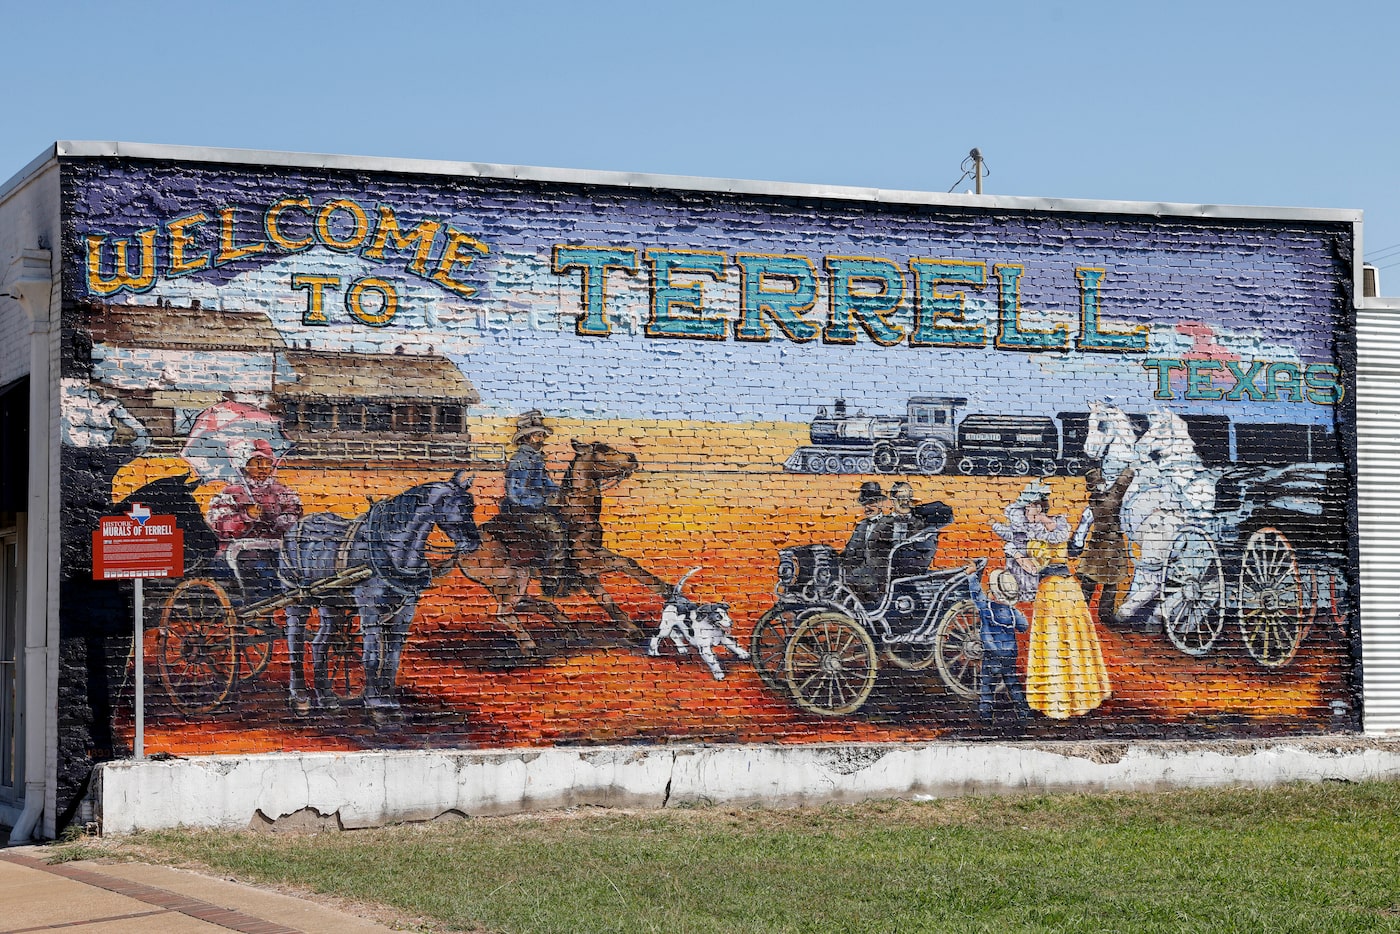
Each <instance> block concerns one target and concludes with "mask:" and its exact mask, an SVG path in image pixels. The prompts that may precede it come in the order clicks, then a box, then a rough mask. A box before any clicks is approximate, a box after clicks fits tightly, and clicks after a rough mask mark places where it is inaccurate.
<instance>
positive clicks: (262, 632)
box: [133, 473, 480, 713]
mask: <svg viewBox="0 0 1400 934" xmlns="http://www.w3.org/2000/svg"><path fill="white" fill-rule="evenodd" d="M162 482H163V483H168V482H169V481H162ZM176 482H177V483H178V481H176ZM181 486H182V489H183V490H184V496H185V498H186V499H187V500H188V501H187V502H182V501H181V500H180V498H179V496H178V491H169V492H167V491H163V490H159V489H157V490H151V489H149V488H147V489H146V490H144V491H141V493H139V494H138V495H139V496H144V497H145V498H147V499H151V500H153V501H155V502H157V503H161V506H160V508H166V509H172V510H173V511H174V512H175V515H176V517H177V521H178V522H179V523H180V524H181V526H182V528H184V529H185V531H186V540H187V542H188V541H190V539H191V534H190V533H191V532H193V533H194V536H193V537H194V539H195V540H196V541H200V542H203V543H205V544H204V547H198V548H195V549H193V554H192V555H191V562H190V567H189V568H188V573H189V576H187V577H186V578H185V579H184V580H182V581H180V582H178V583H177V584H175V585H174V587H173V589H171V590H170V591H169V592H168V593H164V594H159V593H157V595H156V597H157V599H156V600H155V601H154V602H155V605H156V606H157V608H158V609H157V612H158V620H157V623H156V629H157V634H156V659H155V660H156V665H157V668H158V669H159V672H160V678H161V683H162V685H163V686H164V688H165V690H166V693H167V694H168V695H169V697H170V700H171V702H172V703H174V704H175V706H176V707H178V708H180V709H181V710H183V711H185V712H187V713H196V712H203V711H209V710H213V709H215V708H216V707H218V706H219V705H221V704H223V703H224V702H225V701H226V700H227V699H228V698H229V696H230V695H231V694H232V693H233V692H234V690H235V689H236V687H237V686H238V684H239V683H240V682H246V681H249V680H251V679H253V678H256V677H258V676H259V675H261V674H262V673H263V672H264V671H265V670H266V669H267V666H268V663H269V662H270V660H271V658H272V647H273V643H274V642H275V641H276V640H277V639H278V638H285V639H286V641H287V646H288V657H289V661H290V663H291V668H292V672H291V696H292V703H293V706H294V707H296V706H299V705H300V706H302V707H304V708H309V707H310V706H311V705H312V703H313V702H314V703H316V704H319V705H321V706H333V705H334V704H336V703H337V702H338V700H340V699H345V698H352V697H359V696H360V695H361V694H362V693H363V694H364V695H365V703H366V704H367V705H370V706H372V707H373V706H385V707H393V706H394V705H395V702H394V700H393V693H394V690H393V689H394V683H395V680H396V678H397V674H398V665H399V659H400V656H401V654H402V652H403V647H404V642H405V641H406V639H407V636H408V629H409V625H410V623H411V622H412V619H413V614H414V611H415V609H416V606H417V601H418V597H419V595H420V594H421V593H422V592H423V590H424V589H425V588H426V587H427V586H428V584H429V583H431V581H432V577H433V574H434V571H435V570H437V569H438V568H450V567H451V566H452V557H455V556H456V555H457V554H459V553H462V552H470V551H473V550H475V549H476V547H477V546H478V544H479V543H480V535H479V532H478V530H477V527H476V522H475V520H474V519H473V515H472V514H473V510H474V502H473V499H472V495H471V492H470V487H471V479H470V478H469V477H468V476H466V475H465V474H464V473H459V474H458V475H456V476H455V477H453V478H452V479H450V480H444V481H436V482H432V483H425V484H421V485H419V486H416V487H413V488H412V489H409V490H406V491H405V492H403V493H400V494H398V495H397V496H393V497H390V498H388V499H384V500H381V501H380V502H377V503H375V504H373V505H372V506H371V507H370V508H369V509H368V511H366V512H365V513H363V514H361V515H359V516H357V517H355V518H353V519H347V518H344V517H342V516H338V515H334V514H331V513H316V514H312V515H309V516H307V517H306V518H305V519H303V520H301V522H299V523H298V524H297V525H296V526H295V527H294V528H293V529H292V530H291V531H290V532H288V534H287V536H286V537H285V538H284V539H275V538H245V539H238V540H235V541H232V542H228V543H226V546H225V548H224V549H223V550H222V552H215V551H214V550H213V548H211V547H210V545H211V544H212V540H213V534H212V532H210V531H209V530H208V529H207V527H205V528H200V525H202V524H203V522H204V518H203V514H202V513H201V512H200V510H199V508H198V506H197V505H196V504H195V503H194V502H193V500H192V497H190V493H189V491H188V489H187V488H184V487H183V485H181ZM170 493H175V494H176V495H174V496H171V495H170ZM135 498H136V497H133V499H135ZM172 503H173V505H172ZM434 528H438V529H440V530H441V531H442V532H443V533H444V534H446V535H447V537H448V538H449V539H450V540H451V542H452V557H449V558H448V559H447V560H446V561H441V562H432V561H430V560H429V546H428V538H429V535H430V534H431V533H432V531H433V529H434ZM250 559H251V560H250ZM250 569H252V570H254V571H255V572H260V573H257V574H256V576H250V574H249V571H250ZM313 608H314V609H315V610H316V611H317V613H318V616H319V622H318V627H317V630H316V634H315V636H314V637H313V638H312V639H311V650H312V652H311V654H312V669H313V681H312V693H311V695H310V696H308V695H307V691H306V685H305V681H304V679H305V675H304V672H303V666H304V654H303V653H304V649H305V646H306V632H307V622H308V620H309V617H310V612H311V610H312V609H313ZM278 611H282V616H281V619H282V620H284V621H285V622H284V623H283V622H279V616H278ZM353 616H358V627H356V626H355V625H354V624H353V621H352V617H353Z"/></svg>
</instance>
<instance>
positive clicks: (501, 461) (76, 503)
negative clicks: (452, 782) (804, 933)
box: [61, 161, 1359, 793]
mask: <svg viewBox="0 0 1400 934" xmlns="http://www.w3.org/2000/svg"><path fill="white" fill-rule="evenodd" d="M64 196H65V199H66V200H65V204H66V213H65V216H66V218H67V229H66V231H65V238H66V239H65V264H66V265H65V277H64V287H65V296H64V316H65V317H64V334H63V336H64V344H63V348H64V349H63V354H64V356H63V383H62V400H63V403H62V404H63V432H64V434H63V488H64V503H63V509H64V516H65V548H64V558H63V560H64V565H63V575H64V591H63V597H62V624H63V632H64V637H65V638H64V666H65V667H64V672H65V675H64V685H65V700H64V703H63V704H62V705H61V709H62V711H63V716H64V718H65V719H64V725H63V730H62V735H63V743H64V760H65V763H66V764H65V775H68V776H69V777H70V779H71V783H72V788H71V789H70V791H71V792H73V793H76V790H77V786H78V782H80V781H81V776H82V775H83V774H84V770H85V768H86V766H87V764H88V763H90V762H91V761H92V760H94V759H100V758H103V757H107V756H112V755H120V754H123V753H124V751H125V750H126V749H128V748H129V745H130V742H131V731H132V711H131V669H130V659H129V651H130V638H129V636H128V635H127V632H128V628H127V627H129V625H130V622H129V621H130V599H131V598H130V593H129V586H128V587H127V589H123V585H117V584H93V583H92V582H91V581H90V572H89V562H90V555H89V553H88V549H89V546H88V545H87V544H86V542H87V536H88V535H89V533H90V531H91V529H92V527H93V526H94V524H95V522H96V517H97V516H99V515H101V514H104V513H109V512H112V511H114V510H117V509H124V508H126V505H129V504H130V503H134V502H139V503H143V504H146V505H148V506H149V507H150V508H151V509H152V510H153V511H157V512H164V513H173V514H175V515H176V516H177V518H178V521H179V523H180V525H181V526H182V528H184V530H185V540H186V546H187V551H188V554H187V574H186V576H185V578H184V579H182V580H180V581H171V582H168V583H162V584H152V585H150V586H149V587H148V598H147V606H148V612H147V619H146V630H145V652H146V657H147V658H148V659H150V660H151V664H150V682H151V685H150V688H151V689H150V691H149V692H148V695H147V696H148V697H149V698H150V702H149V703H150V709H149V719H148V720H147V734H146V736H147V743H148V744H149V748H150V749H151V750H154V751H161V752H168V753H171V754H177V755H191V754H202V753H216V752H218V753H229V752H246V753H256V752H262V751H271V750H328V749H366V748H414V747H424V746H469V747H507V746H534V745H550V744H565V743H584V744H587V743H618V742H621V743H666V742H676V741H706V742H769V741H771V742H784V743H792V742H809V741H840V740H931V739H940V738H960V739H965V738H982V737H1007V736H1031V737H1047V738H1087V737H1107V736H1137V737H1141V736H1161V737H1169V736H1178V737H1184V736H1249V735H1260V734H1277V733H1290V732H1317V731H1327V730H1348V729H1354V728H1355V727H1356V725H1357V723H1358V715H1359V711H1358V709H1357V705H1358V699H1359V687H1358V684H1357V683H1356V679H1357V674H1356V672H1357V667H1356V666H1357V660H1358V654H1357V649H1356V647H1355V644H1354V634H1355V632H1356V625H1355V607H1356V593H1355V566H1356V560H1355V556H1354V548H1353V542H1354V534H1353V533H1354V528H1353V527H1354V518H1353V517H1354V508H1353V493H1352V477H1353V476H1354V466H1353V463H1352V453H1351V452H1352V435H1351V426H1352V415H1351V411H1352V410H1351V393H1350V390H1349V388H1348V387H1349V381H1350V379H1351V366H1350V360H1351V353H1352V349H1351V348H1352V341H1353V336H1352V331H1351V316H1350V311H1349V308H1350V281H1351V268H1350V256H1351V253H1352V244H1351V231H1350V228H1349V226H1347V225H1344V224H1327V223H1312V224H1309V223H1303V222H1280V221H1242V220H1188V219H1183V218H1165V219H1163V218H1155V219H1154V218H1148V217H1139V216H1131V215H1110V214H1103V215H1090V214H1065V213H1051V212H1036V211H1026V212H1010V211H976V210H971V209H966V208H956V209H955V208H933V207H915V206H900V205H889V204H874V203H860V202H848V201H837V200H815V199H808V200H804V199H800V198H779V197H757V196H735V195H727V194H718V193H703V192H682V191H648V190H631V189H623V188H605V187H585V186H571V185H565V184H544V183H524V182H514V181H502V180H472V179H458V178H444V177H418V176H389V175H376V174H366V173H343V174H342V173H335V172H313V171H309V170H282V169H278V170H273V169H267V170H261V171H255V170H252V169H248V168H231V167H227V168H226V167H219V166H208V165H203V166H195V165H182V164H158V163H139V162H121V161H91V162H82V161H77V162H73V163H69V164H66V165H65V168H64Z"/></svg>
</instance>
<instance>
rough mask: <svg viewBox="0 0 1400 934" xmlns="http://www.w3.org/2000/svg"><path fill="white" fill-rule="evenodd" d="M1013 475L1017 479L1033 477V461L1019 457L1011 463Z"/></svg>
mask: <svg viewBox="0 0 1400 934" xmlns="http://www.w3.org/2000/svg"><path fill="white" fill-rule="evenodd" d="M1011 473H1012V475H1013V476H1017V477H1029V476H1030V475H1031V460H1030V458H1029V457H1018V458H1016V459H1015V460H1014V461H1012V462H1011Z"/></svg>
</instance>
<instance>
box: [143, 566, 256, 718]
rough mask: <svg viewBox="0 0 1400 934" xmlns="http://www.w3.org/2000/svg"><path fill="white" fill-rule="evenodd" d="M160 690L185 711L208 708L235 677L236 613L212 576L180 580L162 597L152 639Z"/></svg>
mask: <svg viewBox="0 0 1400 934" xmlns="http://www.w3.org/2000/svg"><path fill="white" fill-rule="evenodd" d="M156 658H157V663H158V664H159V667H160V678H161V681H162V682H163V683H164V684H165V691H166V693H167V694H169V695H170V700H171V701H172V702H174V704H175V706H176V707H179V708H180V709H181V710H183V711H185V712H186V713H203V712H205V711H209V710H213V709H214V708H215V707H217V706H219V705H220V704H222V703H223V702H224V700H225V699H226V698H227V697H228V694H229V691H230V690H231V689H232V688H233V682H234V680H235V679H236V678H237V676H238V617H237V614H235V613H234V612H233V605H232V604H231V603H230V602H229V599H228V594H226V593H225V592H224V589H223V588H222V587H220V586H219V585H218V584H216V583H215V582H214V581H211V580H205V579H203V578H193V579H191V580H187V581H184V582H182V583H181V584H180V585H179V586H178V587H176V588H175V590H174V592H173V593H171V595H170V597H169V598H168V599H167V600H166V601H165V610H164V611H163V612H162V613H161V618H160V635H159V637H158V638H157V640H156Z"/></svg>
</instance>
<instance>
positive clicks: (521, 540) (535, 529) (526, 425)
mask: <svg viewBox="0 0 1400 934" xmlns="http://www.w3.org/2000/svg"><path fill="white" fill-rule="evenodd" d="M551 434H553V432H552V431H551V430H550V429H549V427H548V426H546V425H545V423H544V415H543V414H542V413H541V412H540V411H539V410H538V409H531V410H530V411H528V412H526V413H525V414H524V415H521V416H520V417H519V418H518V419H516V421H515V435H514V436H513V437H512V438H511V444H513V445H515V446H516V449H515V453H514V454H512V455H511V458H510V462H509V463H508V464H507V465H506V492H505V499H504V500H502V502H501V518H502V519H503V520H505V521H506V522H507V523H508V527H509V528H510V529H511V530H512V532H513V534H514V536H515V537H516V539H517V540H516V541H515V542H512V543H511V544H512V546H513V548H521V549H522V550H529V551H534V552H536V553H537V555H538V560H539V562H540V565H541V573H540V590H541V591H542V592H543V593H544V595H545V596H547V597H553V596H558V595H559V594H561V593H563V592H564V591H565V590H566V589H567V588H568V584H569V578H570V573H569V566H570V565H569V536H568V529H567V527H566V526H565V524H564V518H563V516H562V515H560V513H559V507H558V506H557V505H555V504H554V502H553V500H554V498H555V497H556V496H557V494H558V493H559V485H558V484H556V483H555V482H554V481H553V480H552V479H550V476H549V470H548V468H547V467H546V465H545V460H544V452H543V451H541V450H540V446H541V445H543V444H544V441H545V439H546V438H548V437H549V436H550V435H551Z"/></svg>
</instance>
